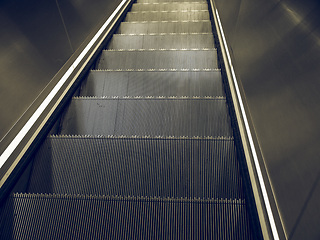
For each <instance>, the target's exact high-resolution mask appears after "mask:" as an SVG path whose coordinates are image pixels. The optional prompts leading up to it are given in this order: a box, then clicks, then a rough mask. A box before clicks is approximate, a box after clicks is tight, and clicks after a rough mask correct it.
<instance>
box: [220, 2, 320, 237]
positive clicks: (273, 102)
mask: <svg viewBox="0 0 320 240" xmlns="http://www.w3.org/2000/svg"><path fill="white" fill-rule="evenodd" d="M216 2H217V5H218V10H219V13H220V17H221V19H222V24H223V26H224V30H225V33H226V37H227V40H228V43H229V44H230V47H231V50H232V51H231V52H232V54H233V60H234V66H235V69H236V73H237V76H238V80H240V81H241V83H242V85H243V90H244V93H245V96H246V99H247V103H248V109H249V112H250V115H251V117H252V122H253V126H254V129H255V131H256V134H257V138H258V142H259V146H260V148H261V151H262V156H263V160H264V163H265V165H266V168H267V171H268V174H269V178H270V181H271V184H272V188H273V191H274V196H275V198H276V201H277V204H278V207H279V211H280V214H281V217H282V220H283V224H284V227H285V230H286V234H287V237H288V238H289V239H319V238H320V230H319V228H318V227H317V225H318V223H319V222H320V211H319V202H320V182H319V174H320V161H319V158H320V148H319V146H320V124H319V122H320V107H319V106H320V105H319V102H320V81H319V76H320V67H319V66H320V38H319V36H320V15H319V11H320V5H319V2H318V1H314V0H306V1H294V0H287V1H276V0H272V1H262V0H242V1H234V0H228V1H225V0H217V1H216Z"/></svg>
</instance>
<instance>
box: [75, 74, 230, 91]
mask: <svg viewBox="0 0 320 240" xmlns="http://www.w3.org/2000/svg"><path fill="white" fill-rule="evenodd" d="M80 96H200V97H204V96H225V92H224V89H223V85H222V78H221V72H220V71H216V70H213V71H197V72H195V71H194V72H192V71H190V72H182V71H171V72H159V71H153V72H151V71H131V72H130V71H103V70H100V71H96V70H93V71H91V72H90V74H89V75H88V78H87V80H86V81H83V83H82V87H81V91H80Z"/></svg>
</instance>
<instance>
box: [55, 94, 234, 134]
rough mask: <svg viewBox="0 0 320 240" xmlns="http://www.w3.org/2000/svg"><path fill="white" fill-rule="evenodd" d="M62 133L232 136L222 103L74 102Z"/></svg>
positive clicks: (220, 101)
mask: <svg viewBox="0 0 320 240" xmlns="http://www.w3.org/2000/svg"><path fill="white" fill-rule="evenodd" d="M61 133H62V134H76V135H77V134H80V135H87V134H89V135H139V136H145V135H150V136H232V130H231V125H230V119H229V115H228V110H227V105H226V102H225V100H165V99H163V100H159V99H158V100H154V99H124V100H123V99H114V100H107V99H74V100H73V101H72V102H71V104H70V106H69V109H68V111H67V113H66V115H65V117H64V121H63V124H62V130H61Z"/></svg>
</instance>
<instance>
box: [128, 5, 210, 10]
mask: <svg viewBox="0 0 320 240" xmlns="http://www.w3.org/2000/svg"><path fill="white" fill-rule="evenodd" d="M185 10H189V11H190V10H208V5H207V4H206V3H169V4H168V3H164V4H163V3H159V4H138V3H134V4H133V5H132V8H131V11H132V12H134V11H135V12H138V11H185Z"/></svg>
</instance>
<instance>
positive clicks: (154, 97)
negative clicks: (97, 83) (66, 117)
mask: <svg viewBox="0 0 320 240" xmlns="http://www.w3.org/2000/svg"><path fill="white" fill-rule="evenodd" d="M72 99H73V100H97V99H101V100H102V99H105V100H130V99H132V100H226V97H224V96H77V97H73V98H72Z"/></svg>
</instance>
